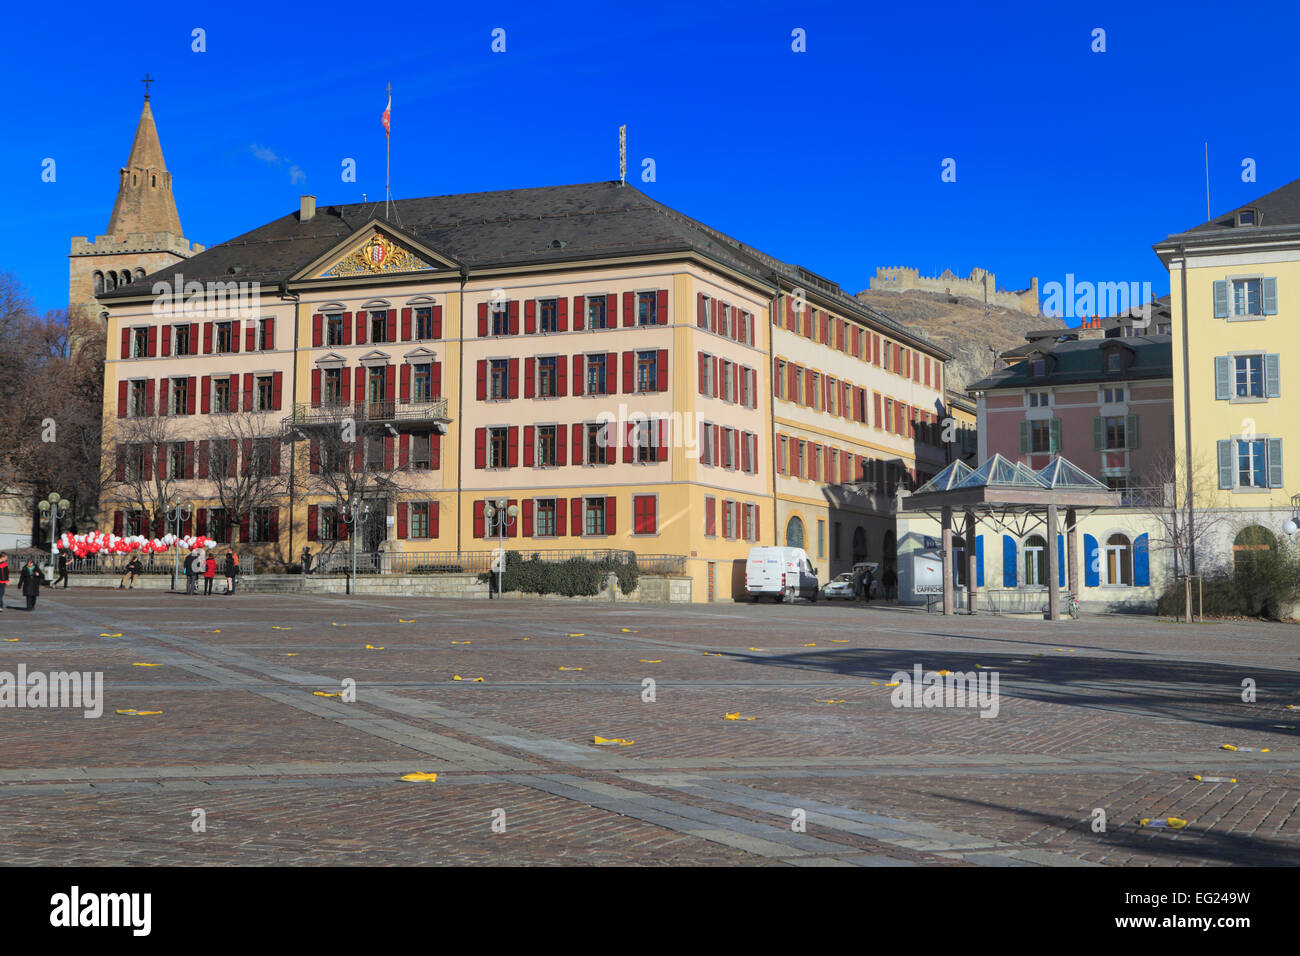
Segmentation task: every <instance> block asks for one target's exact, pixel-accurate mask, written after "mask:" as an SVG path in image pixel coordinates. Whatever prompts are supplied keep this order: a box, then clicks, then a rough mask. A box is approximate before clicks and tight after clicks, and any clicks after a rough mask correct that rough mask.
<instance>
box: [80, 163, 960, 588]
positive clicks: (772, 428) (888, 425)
mask: <svg viewBox="0 0 1300 956" xmlns="http://www.w3.org/2000/svg"><path fill="white" fill-rule="evenodd" d="M814 278H816V277H812V276H811V274H809V273H806V272H805V271H804V270H801V269H798V268H797V267H794V266H790V265H787V264H785V263H781V262H778V261H777V260H774V259H772V258H770V257H768V256H765V255H763V254H761V253H759V252H758V251H757V250H754V249H751V248H750V247H748V246H745V245H743V244H741V243H739V242H737V241H736V240H733V239H730V238H729V237H727V236H725V235H723V234H721V233H719V232H716V231H715V230H712V229H710V228H708V227H706V226H704V225H702V224H700V223H698V222H696V221H695V220H692V219H689V218H688V217H686V216H683V215H681V214H680V213H677V212H676V211H674V210H672V209H669V208H667V207H665V206H663V205H661V204H660V203H657V202H655V201H654V200H652V199H650V198H649V197H647V196H645V195H644V194H643V193H641V192H639V191H637V190H636V189H634V188H632V187H630V186H621V185H619V184H618V183H591V184H585V185H575V186H556V187H545V188H539V189H521V190H508V191H503V192H494V193H480V194H472V195H456V196H440V197H430V198H426V199H410V200H399V201H396V202H393V203H392V204H391V207H387V208H386V207H385V205H384V204H382V203H378V204H376V203H372V204H368V205H360V204H356V205H347V206H329V207H321V208H318V207H317V206H316V203H315V200H314V198H313V197H303V200H302V204H301V206H300V208H299V209H298V210H297V211H296V212H294V213H292V214H290V215H287V216H284V217H281V218H280V219H277V220H275V221H274V222H271V223H268V224H266V225H264V226H261V227H259V228H257V229H255V230H253V231H252V232H249V233H247V234H245V235H243V236H240V237H238V238H236V239H234V240H231V241H229V242H226V243H222V244H220V245H217V246H214V247H213V248H211V249H209V250H207V251H205V252H203V253H202V254H200V255H197V256H194V257H193V258H191V259H189V260H187V261H185V262H184V263H181V264H178V265H177V266H175V267H169V268H167V269H164V270H162V271H159V272H157V273H155V274H153V275H151V276H149V277H147V278H146V279H145V280H144V281H141V282H136V283H133V284H131V285H129V286H126V287H124V288H119V289H116V290H113V291H111V292H106V293H104V294H102V295H101V296H100V297H99V300H98V301H99V305H100V307H101V308H102V309H103V310H105V311H106V312H107V313H108V316H109V318H108V323H109V329H108V334H109V343H110V349H109V360H108V361H107V363H106V370H105V424H106V431H107V432H108V433H109V434H111V435H112V436H113V442H114V447H113V450H112V451H111V452H110V454H113V455H115V456H116V461H115V462H113V463H112V467H113V468H114V469H115V474H116V477H117V483H116V486H115V488H114V490H113V491H112V492H110V495H109V500H107V501H106V502H105V505H104V509H105V515H104V521H105V526H106V527H107V526H111V527H112V528H113V529H114V530H116V531H118V533H123V534H125V533H153V534H160V533H162V532H163V531H164V530H165V528H166V527H167V526H166V523H165V522H164V520H163V517H162V516H163V515H164V513H165V511H166V508H167V507H170V506H171V505H173V504H176V503H188V504H191V505H192V508H193V511H192V514H191V516H190V517H189V518H188V520H187V522H185V523H182V525H181V529H182V530H183V531H188V530H196V531H201V532H205V533H208V534H210V535H211V536H212V537H215V538H217V539H218V540H221V541H228V540H229V541H234V542H237V543H238V544H239V546H240V549H241V550H246V551H251V552H253V553H254V554H256V555H257V556H258V559H259V561H261V562H262V563H263V565H264V566H270V567H272V568H275V567H277V566H279V565H282V564H285V563H289V562H292V561H293V560H295V558H296V557H297V556H298V555H299V554H300V553H301V551H302V549H303V548H304V547H305V548H307V549H309V550H310V552H311V553H312V554H313V555H315V556H317V557H318V559H319V556H320V555H321V554H322V553H324V554H325V555H327V556H328V555H331V554H333V555H337V554H339V553H341V552H343V551H347V550H348V549H349V548H350V545H351V543H352V542H351V541H350V540H349V539H350V537H352V536H355V538H356V544H357V545H358V547H359V548H360V550H362V551H363V552H364V553H365V554H366V555H367V558H366V560H369V559H370V557H369V556H370V555H373V554H374V553H375V552H378V551H380V550H382V551H383V552H384V554H385V557H384V559H383V561H384V562H385V564H384V566H385V567H392V568H402V569H406V570H409V569H411V568H414V567H421V566H423V567H426V568H428V569H437V568H450V567H465V568H467V569H468V568H470V567H474V568H477V564H476V563H475V561H474V560H471V557H475V558H476V557H481V556H482V555H484V554H486V553H488V552H490V551H491V549H493V548H494V547H495V546H496V544H497V537H498V531H499V530H500V529H499V528H497V527H495V526H494V524H493V522H492V521H491V520H490V518H489V516H488V515H489V512H488V506H489V505H490V504H491V503H493V502H496V501H505V502H507V503H508V504H514V505H517V507H518V509H519V514H518V517H517V519H516V520H515V521H513V522H512V523H511V524H510V525H509V526H508V528H507V530H506V536H507V541H506V547H507V549H513V550H520V551H524V552H533V551H541V552H559V551H572V552H580V551H581V552H590V551H597V550H599V551H603V550H622V551H633V552H636V553H637V555H638V556H640V557H641V558H642V559H643V561H644V562H645V563H647V564H653V563H654V562H653V561H652V556H665V557H664V559H663V560H661V561H658V562H657V563H658V564H659V565H660V566H663V567H667V568H673V567H676V568H679V569H681V573H685V574H686V575H689V577H690V578H691V581H692V594H693V598H694V599H695V600H713V599H721V598H725V599H729V598H730V597H732V596H733V595H734V594H738V593H743V566H744V560H745V557H746V555H747V553H748V551H749V548H750V547H752V546H753V545H755V544H771V543H774V542H776V541H780V542H781V543H785V540H786V538H787V537H788V536H789V525H790V519H791V518H793V517H796V516H798V517H799V518H800V520H801V521H803V522H805V523H806V524H807V525H808V526H809V527H820V528H821V529H822V533H823V534H824V535H828V536H833V535H834V534H835V533H836V530H835V526H836V524H837V522H838V526H839V527H838V533H840V534H843V535H844V536H845V542H846V543H845V544H844V545H842V546H840V547H839V550H838V551H835V550H834V549H835V546H834V545H832V544H831V543H830V542H831V541H834V540H835V538H834V537H829V538H823V540H822V554H823V555H827V556H828V557H829V558H830V560H831V562H832V564H831V567H830V569H827V568H826V566H825V565H823V577H825V574H826V571H827V570H833V569H835V568H838V567H841V566H842V567H844V568H847V566H848V565H847V562H848V561H849V560H850V559H851V558H852V557H854V556H855V555H857V554H859V553H860V549H858V548H856V547H853V548H852V551H851V550H850V548H851V545H850V543H849V542H851V541H852V540H853V538H852V536H853V535H855V534H856V533H857V532H858V529H859V528H863V532H862V534H863V536H864V537H865V536H866V535H867V534H868V531H870V534H871V544H870V552H869V553H871V554H872V555H879V554H880V553H881V549H883V548H884V547H885V546H886V542H885V533H886V529H885V527H884V526H885V523H886V517H887V515H888V514H889V513H890V509H891V508H892V506H893V504H892V501H890V500H888V498H887V495H888V494H892V491H893V490H894V486H901V485H903V484H904V483H910V482H912V481H914V480H918V479H921V480H923V479H924V478H925V477H926V476H928V475H929V474H932V473H934V472H935V471H937V470H938V468H939V467H941V466H942V463H943V461H944V452H943V450H942V448H941V447H940V446H939V443H938V438H937V435H938V433H939V414H938V412H939V410H940V408H941V406H940V405H939V404H938V403H939V399H940V398H941V396H942V395H943V385H942V383H943V368H942V365H943V361H944V360H945V359H946V358H947V357H948V356H947V354H946V353H944V352H943V351H942V350H939V349H937V348H936V347H935V346H933V345H931V344H929V343H928V342H926V341H925V340H924V339H922V338H920V337H918V336H916V335H913V334H910V333H909V332H908V331H907V330H906V329H904V328H902V327H901V326H899V325H898V324H897V323H895V322H893V321H892V320H890V319H889V318H888V317H886V316H883V315H881V314H879V313H877V312H874V311H872V310H869V309H867V308H865V307H864V306H862V305H860V304H858V303H856V301H855V300H853V299H852V298H851V297H849V296H846V295H845V294H844V293H843V292H841V291H840V290H839V289H838V287H836V286H834V285H833V283H828V282H826V280H820V279H819V280H817V287H816V288H813V287H812V285H813V283H812V282H811V281H810V280H811V279H814ZM795 303H798V305H799V311H798V312H793V313H792V314H794V315H795V316H796V319H795V321H794V323H793V325H791V324H790V322H789V321H788V320H786V319H784V318H781V319H780V321H778V322H777V323H775V324H774V323H773V320H772V316H773V308H774V305H775V308H776V310H777V315H778V317H782V316H784V312H783V311H782V310H783V309H784V308H785V307H786V305H787V304H789V305H791V307H793V306H794V304H795ZM810 323H811V324H810ZM774 359H775V360H776V363H777V364H776V365H775V366H774V365H773V360H774ZM783 363H784V364H783ZM796 366H797V368H798V372H797V374H796V372H795V367H796ZM774 367H775V368H777V369H779V370H781V374H782V375H783V376H792V377H790V378H789V381H794V382H796V383H797V384H796V389H798V395H797V396H795V395H794V394H793V393H791V392H787V391H785V385H784V382H785V381H786V380H787V379H785V378H783V379H782V382H783V384H782V385H781V386H779V387H778V388H777V389H776V392H775V395H776V397H775V398H774V397H773V395H774V391H773V382H772V370H773V368H774ZM774 416H775V417H774ZM774 437H776V438H777V439H778V440H777V441H776V442H775V445H777V446H779V445H785V447H786V457H784V458H780V459H779V462H780V463H779V466H778V468H777V469H775V471H774V468H773V463H774V459H775V456H776V453H775V452H774ZM800 443H802V445H803V447H804V452H803V456H804V457H803V459H802V462H801V460H800V456H799V452H798V447H799V445H800ZM814 461H815V462H816V464H815V465H814V464H812V463H813V462H814ZM863 482H876V483H877V485H876V487H877V489H878V490H883V491H885V492H886V495H880V494H879V493H878V492H877V494H875V495H874V496H873V495H872V494H871V493H870V492H871V488H870V487H869V486H864V484H863ZM353 501H357V502H361V503H365V504H368V505H369V509H370V510H369V512H368V514H367V517H366V520H365V523H364V524H354V525H350V524H349V521H350V520H352V519H353V518H355V515H354V514H352V513H351V512H350V511H349V508H348V504H349V503H350V502H353ZM871 521H875V522H876V524H877V525H878V526H872V525H871V524H870V522H871ZM818 522H820V524H817V523H818ZM807 543H808V544H809V545H811V546H810V547H809V551H810V553H812V554H814V555H815V556H816V554H817V542H816V541H810V542H807ZM835 554H838V555H839V557H838V558H836V557H835V556H834V555H835ZM814 560H816V557H814ZM837 561H838V563H836V562H837Z"/></svg>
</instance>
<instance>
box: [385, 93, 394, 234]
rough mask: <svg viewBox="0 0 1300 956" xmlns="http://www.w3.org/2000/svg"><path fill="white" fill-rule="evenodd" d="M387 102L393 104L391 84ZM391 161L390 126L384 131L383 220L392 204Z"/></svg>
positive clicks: (387, 216) (391, 137) (391, 140)
mask: <svg viewBox="0 0 1300 956" xmlns="http://www.w3.org/2000/svg"><path fill="white" fill-rule="evenodd" d="M388 102H389V103H390V104H391V103H392V102H393V84H392V83H389V84H388ZM392 159H393V130H392V126H391V121H390V125H389V127H388V128H387V129H385V130H384V218H385V219H389V218H390V209H391V207H392V204H393V190H392V187H391V186H390V184H389V171H390V169H391V167H392Z"/></svg>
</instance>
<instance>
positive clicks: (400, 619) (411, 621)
mask: <svg viewBox="0 0 1300 956" xmlns="http://www.w3.org/2000/svg"><path fill="white" fill-rule="evenodd" d="M397 623H398V624H414V623H415V619H414V618H412V619H411V620H409V621H407V620H403V619H402V618H400V617H399V618H398V619H397Z"/></svg>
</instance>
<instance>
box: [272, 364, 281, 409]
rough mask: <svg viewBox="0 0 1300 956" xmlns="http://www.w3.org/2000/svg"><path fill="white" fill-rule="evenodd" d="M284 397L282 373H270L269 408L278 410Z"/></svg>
mask: <svg viewBox="0 0 1300 956" xmlns="http://www.w3.org/2000/svg"><path fill="white" fill-rule="evenodd" d="M283 398H284V373H283V372H272V373H271V408H272V409H274V410H275V411H277V412H278V411H279V410H280V405H281V402H282V401H283Z"/></svg>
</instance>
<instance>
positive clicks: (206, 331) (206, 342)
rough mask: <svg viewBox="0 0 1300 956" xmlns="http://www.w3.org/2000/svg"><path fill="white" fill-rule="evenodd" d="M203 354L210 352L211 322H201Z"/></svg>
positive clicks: (209, 353)
mask: <svg viewBox="0 0 1300 956" xmlns="http://www.w3.org/2000/svg"><path fill="white" fill-rule="evenodd" d="M203 354H204V355H211V354H212V323H211V322H204V323H203Z"/></svg>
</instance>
